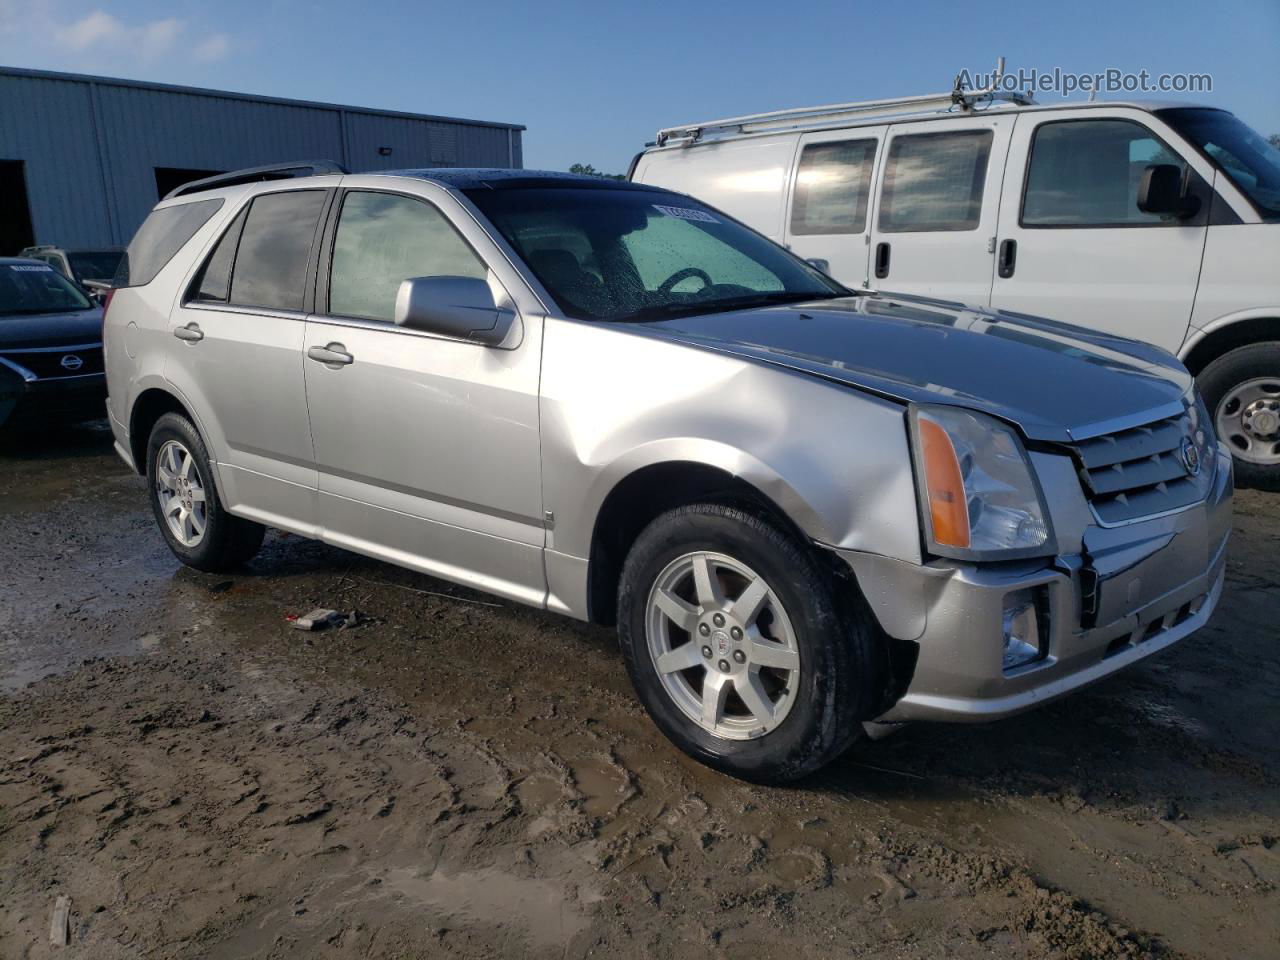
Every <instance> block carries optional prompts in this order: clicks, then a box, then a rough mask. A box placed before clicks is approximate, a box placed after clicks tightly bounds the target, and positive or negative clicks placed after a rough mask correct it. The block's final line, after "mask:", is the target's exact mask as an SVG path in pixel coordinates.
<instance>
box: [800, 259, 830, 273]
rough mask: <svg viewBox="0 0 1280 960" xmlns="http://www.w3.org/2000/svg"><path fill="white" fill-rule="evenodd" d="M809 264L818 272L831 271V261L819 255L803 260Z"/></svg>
mask: <svg viewBox="0 0 1280 960" xmlns="http://www.w3.org/2000/svg"><path fill="white" fill-rule="evenodd" d="M805 263H807V264H808V265H809V266H811V267H813V269H815V270H817V271H818V272H819V273H826V274H830V273H831V261H830V260H823V259H822V258H821V257H809V258H807V259H806V260H805Z"/></svg>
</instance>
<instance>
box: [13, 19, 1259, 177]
mask: <svg viewBox="0 0 1280 960" xmlns="http://www.w3.org/2000/svg"><path fill="white" fill-rule="evenodd" d="M1001 54H1003V55H1004V56H1005V57H1006V58H1007V60H1008V64H1009V67H1011V68H1018V67H1024V68H1038V69H1040V70H1051V69H1053V68H1054V67H1060V68H1062V69H1063V70H1066V71H1074V72H1079V73H1092V72H1095V71H1102V70H1105V69H1107V68H1111V67H1114V68H1119V69H1122V70H1131V71H1135V72H1136V71H1138V70H1142V69H1146V70H1148V71H1150V72H1151V73H1152V74H1160V73H1176V72H1195V73H1209V74H1211V75H1212V77H1213V87H1214V89H1213V92H1212V93H1211V94H1204V95H1198V96H1197V97H1196V99H1199V100H1203V101H1207V102H1210V103H1213V104H1216V105H1219V106H1223V107H1227V108H1229V109H1231V110H1234V111H1235V112H1236V113H1238V114H1239V115H1240V116H1241V117H1242V118H1244V119H1245V120H1246V121H1247V122H1249V123H1250V124H1252V125H1253V126H1255V127H1256V128H1257V129H1259V130H1260V131H1261V132H1262V133H1264V134H1271V133H1280V96H1278V94H1280V0H1235V2H1232V3H1230V4H1225V5H1213V4H1207V3H1204V2H1203V0H1200V2H1191V0H1159V2H1146V0H1143V2H1125V0H1107V2H1095V0H1072V2H1055V3H1038V2H1025V0H1024V2H1022V3H1016V4H990V5H985V6H984V5H981V4H976V5H975V4H973V3H962V2H954V0H953V2H918V3H910V2H898V3H884V2H860V0H846V2H844V3H823V2H818V0H809V2H806V3H802V4H796V3H778V2H765V0H738V2H698V0H681V2H674V0H652V2H651V3H649V4H647V5H646V4H643V3H629V4H609V3H608V2H599V0H597V2H593V3H579V2H564V3H555V2H543V3H537V2H528V0H525V2H507V0H489V2H484V0H480V2H472V3H448V4H440V3H432V2H429V0H415V2H406V0H375V2H371V3H363V4H361V3H351V4H330V5H326V4H316V3H306V2H300V0H256V2H246V0H230V2H218V3H216V4H211V3H208V2H207V0H206V2H202V3H197V2H190V0H169V2H164V3H154V2H142V0H112V2H110V3H104V2H92V0H91V2H80V0H43V2H38V3H32V2H15V0H0V63H3V64H5V65H8V66H20V67H37V68H44V69H53V70H68V71H74V72H86V73H99V74H106V75H109V76H121V77H130V78H135V79H143V80H157V81H164V82H168V83H182V84H191V85H195V86H207V87H216V88H221V89H228V90H240V91H246V92H250V93H262V94H271V95H275V96H283V97H299V98H303V99H315V100H326V101H331V102H339V103H351V104H357V105H362V106H372V107H383V108H387V109H395V110H407V111H414V112H422V113H439V114H447V115H452V116H469V117H477V118H481V119H489V120H504V121H511V122H517V123H523V124H525V125H527V126H528V128H529V130H528V132H527V133H526V134H525V165H526V166H529V167H547V168H551V169H564V168H565V167H567V166H568V165H569V164H571V163H574V162H582V163H591V164H593V165H595V166H596V167H597V168H600V169H603V170H606V171H619V172H621V171H624V170H625V169H626V166H627V164H628V162H629V161H630V159H631V156H632V155H633V154H634V153H635V151H636V150H637V149H639V148H640V147H641V146H642V145H643V143H644V141H645V140H648V139H651V138H652V136H653V134H654V131H655V130H657V129H658V128H659V127H662V126H668V125H672V124H675V123H681V122H688V121H692V120H702V119H710V118H714V117H719V116H728V115H732V114H737V113H752V112H758V111H761V110H768V109H774V108H780V107H789V106H801V105H808V104H816V103H830V102H835V101H843V100H860V99H866V98H871V97H892V96H903V95H906V94H911V93H928V92H933V91H937V90H943V89H947V88H949V87H950V85H951V80H952V78H953V77H954V75H955V74H956V73H957V72H958V71H959V70H961V69H962V68H968V69H969V70H971V71H974V72H977V71H987V70H989V69H990V68H991V67H992V66H993V65H994V63H995V59H996V57H997V56H998V55H1001ZM1040 99H1041V100H1042V101H1049V100H1056V99H1058V97H1057V95H1055V94H1049V95H1040ZM0 109H3V105H0Z"/></svg>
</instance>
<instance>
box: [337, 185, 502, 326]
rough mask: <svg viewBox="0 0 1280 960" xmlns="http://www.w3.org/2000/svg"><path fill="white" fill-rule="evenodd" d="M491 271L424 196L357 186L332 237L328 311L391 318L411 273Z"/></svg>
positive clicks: (452, 274)
mask: <svg viewBox="0 0 1280 960" xmlns="http://www.w3.org/2000/svg"><path fill="white" fill-rule="evenodd" d="M487 274H488V270H487V268H486V267H485V264H484V261H482V260H481V259H480V258H479V257H478V256H477V255H476V253H475V251H473V250H472V249H471V247H470V246H468V245H467V242H466V241H465V240H464V239H462V235H461V234H459V233H458V231H457V230H456V229H454V226H453V224H451V223H450V222H449V220H448V219H447V218H446V217H445V215H444V214H442V213H441V212H440V211H439V210H437V209H436V208H435V207H434V206H432V205H431V204H429V203H427V202H426V201H425V200H417V199H415V198H413V197H405V196H400V195H397V194H391V193H374V192H371V191H353V192H351V193H348V194H347V195H346V199H344V200H343V202H342V214H341V216H340V217H339V219H338V231H337V233H336V235H335V236H334V239H333V259H332V261H331V266H330V269H329V313H331V314H335V315H337V316H343V317H359V318H362V319H365V320H386V321H388V322H390V321H392V320H393V319H394V318H395V307H396V293H397V292H398V291H399V289H400V283H401V282H402V281H404V280H408V279H409V278H410V277H433V276H446V277H476V278H479V279H481V280H483V279H484V278H485V276H486V275H487Z"/></svg>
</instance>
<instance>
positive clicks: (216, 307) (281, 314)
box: [182, 300, 308, 320]
mask: <svg viewBox="0 0 1280 960" xmlns="http://www.w3.org/2000/svg"><path fill="white" fill-rule="evenodd" d="M182 309H183V310H202V311H208V312H209V313H239V314H244V315H246V316H251V317H276V318H277V319H280V320H306V319H307V316H308V314H307V312H306V311H305V310H276V309H273V308H270V307H245V306H241V305H240V304H230V303H206V302H203V301H199V300H190V301H188V302H186V303H184V304H182Z"/></svg>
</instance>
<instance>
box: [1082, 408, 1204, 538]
mask: <svg viewBox="0 0 1280 960" xmlns="http://www.w3.org/2000/svg"><path fill="white" fill-rule="evenodd" d="M1192 433H1193V429H1192V423H1191V417H1190V414H1188V413H1182V414H1179V415H1178V416H1175V417H1168V418H1166V419H1163V420H1156V421H1154V422H1152V423H1148V424H1144V425H1142V426H1140V427H1132V428H1130V429H1128V430H1119V431H1117V432H1115V433H1109V434H1105V435H1103V436H1100V437H1091V438H1090V439H1088V440H1081V441H1079V442H1077V443H1075V444H1074V445H1073V446H1072V451H1073V453H1074V454H1075V457H1076V462H1077V465H1078V467H1079V471H1080V481H1081V483H1082V484H1083V485H1084V492H1085V496H1086V497H1087V498H1088V500H1089V503H1090V504H1091V505H1092V507H1093V510H1094V512H1095V513H1096V514H1097V516H1098V519H1099V520H1101V521H1102V522H1103V523H1123V522H1125V521H1127V520H1134V519H1137V518H1140V517H1149V516H1152V515H1154V514H1158V513H1167V512H1169V511H1171V510H1177V509H1180V508H1181V507H1186V506H1190V505H1191V504H1193V503H1196V502H1197V501H1199V500H1201V499H1202V498H1203V497H1204V495H1205V490H1206V486H1207V484H1206V477H1207V475H1208V474H1209V473H1211V472H1212V469H1213V461H1212V456H1211V453H1212V451H1211V450H1206V449H1205V448H1204V447H1200V448H1197V451H1196V452H1197V453H1198V454H1199V455H1200V457H1201V468H1200V471H1199V474H1198V475H1196V474H1193V473H1192V471H1191V470H1190V469H1189V468H1188V466H1187V462H1186V459H1185V457H1184V454H1183V442H1184V441H1185V440H1186V439H1188V438H1189V437H1191V436H1192Z"/></svg>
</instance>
